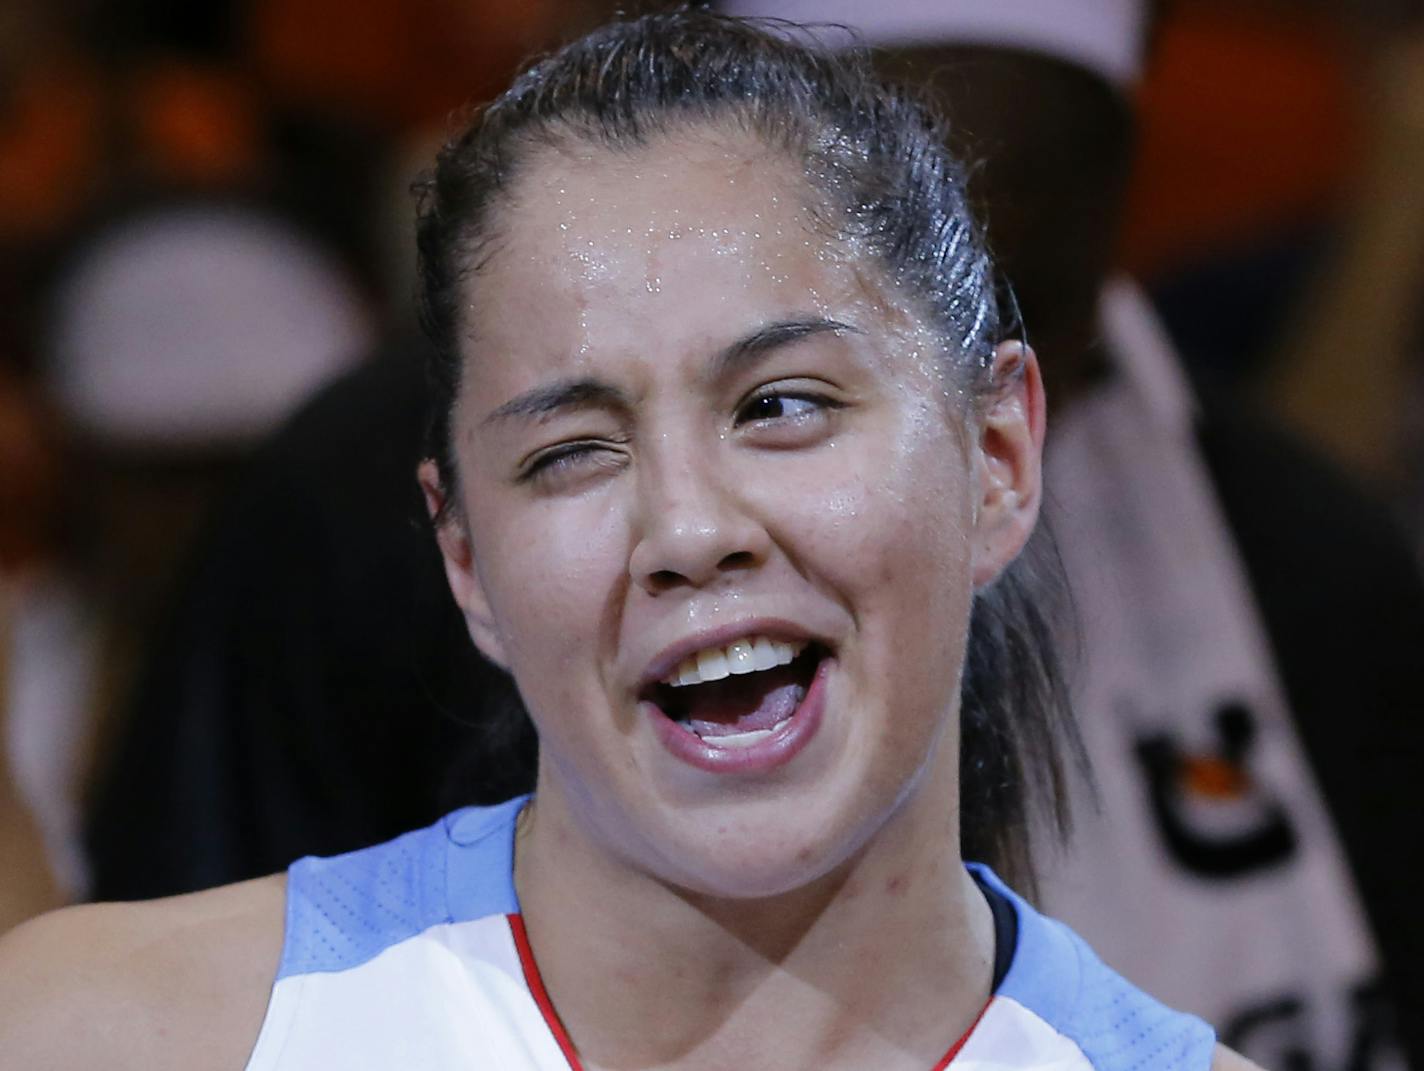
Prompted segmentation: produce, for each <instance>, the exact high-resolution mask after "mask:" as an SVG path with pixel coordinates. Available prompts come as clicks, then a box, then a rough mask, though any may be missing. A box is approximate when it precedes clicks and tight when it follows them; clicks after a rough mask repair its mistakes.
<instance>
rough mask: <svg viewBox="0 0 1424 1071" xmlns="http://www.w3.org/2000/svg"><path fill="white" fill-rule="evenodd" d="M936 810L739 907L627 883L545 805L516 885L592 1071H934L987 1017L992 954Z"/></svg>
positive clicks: (905, 816) (897, 820) (933, 806)
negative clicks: (798, 882)
mask: <svg viewBox="0 0 1424 1071" xmlns="http://www.w3.org/2000/svg"><path fill="white" fill-rule="evenodd" d="M950 783H951V785H953V784H954V783H955V782H954V781H953V779H951V781H950ZM942 795H943V794H942V793H927V792H919V793H917V794H916V795H915V796H912V797H911V798H910V799H909V800H907V801H906V803H905V804H904V806H903V807H902V809H901V811H900V812H898V813H897V814H896V815H895V816H894V817H893V818H892V819H891V820H890V821H889V822H888V823H887V825H886V827H885V828H883V829H882V830H881V831H880V832H879V833H878V834H877V835H876V837H875V838H874V839H873V841H872V843H871V844H870V846H868V847H867V848H866V849H864V850H863V851H862V852H861V853H860V854H859V855H858V856H856V857H855V858H853V859H851V860H850V861H848V862H847V863H846V864H844V865H843V866H842V867H840V868H839V869H837V870H836V871H835V872H833V873H830V874H827V875H825V876H824V877H823V878H821V879H819V880H817V881H816V882H813V883H812V884H811V885H809V886H806V887H803V888H800V889H796V890H794V891H793V892H790V893H787V894H785V895H781V896H776V897H770V898H765V899H757V900H728V899H720V898H716V897H710V896H702V895H698V894H693V893H690V892H688V891H686V890H680V889H677V888H675V887H671V886H669V885H667V884H664V883H662V882H660V881H658V880H657V879H656V878H654V877H652V876H649V875H647V874H644V873H639V872H637V871H634V870H633V869H631V868H629V867H627V866H626V865H625V864H622V863H621V862H620V861H618V860H617V859H614V858H612V857H611V856H610V855H609V854H608V853H606V852H603V851H600V850H599V848H598V847H597V846H596V845H593V844H591V843H590V842H589V841H588V839H587V838H585V837H583V836H582V835H581V834H580V832H579V830H578V827H577V825H576V824H575V823H573V822H571V821H569V819H570V818H571V817H572V816H571V815H569V814H568V812H567V811H566V809H565V808H564V807H563V806H562V801H561V800H560V798H559V796H558V794H557V792H553V793H544V792H541V794H540V796H539V798H538V803H537V805H535V806H533V807H532V808H531V809H530V811H529V812H527V815H528V817H527V820H526V821H525V822H524V823H523V826H522V828H521V832H520V836H519V844H518V848H517V852H516V867H515V874H516V884H517V886H518V891H519V896H520V901H521V905H522V911H523V915H524V918H525V922H526V925H527V928H528V931H529V934H530V942H531V944H532V946H533V949H534V953H535V957H536V959H537V960H538V963H539V968H540V973H541V976H542V978H543V981H544V984H545V987H546V988H547V990H548V992H549V994H550V997H551V999H552V1001H553V1003H554V1005H555V1007H556V1008H557V1010H558V1013H559V1016H560V1019H561V1020H562V1021H563V1024H564V1026H565V1028H566V1029H567V1030H568V1032H569V1034H570V1036H571V1037H572V1038H573V1040H574V1043H575V1044H576V1045H577V1047H578V1049H579V1052H580V1055H581V1058H582V1060H583V1062H584V1064H585V1066H586V1068H588V1069H589V1071H592V1069H593V1068H609V1069H623V1068H633V1067H636V1068H640V1069H651V1068H668V1069H671V1068H677V1069H679V1071H694V1069H701V1068H711V1067H721V1068H725V1067H729V1066H736V1067H741V1068H745V1069H747V1071H753V1069H757V1068H773V1067H778V1068H779V1067H817V1068H822V1069H827V1071H829V1069H832V1068H852V1067H858V1068H864V1067H876V1068H883V1069H886V1071H889V1069H899V1068H905V1069H907V1071H928V1069H929V1068H931V1067H933V1066H935V1064H937V1063H938V1061H939V1060H940V1059H941V1058H942V1057H943V1055H944V1054H945V1052H946V1051H947V1050H948V1049H949V1048H950V1046H951V1045H952V1044H953V1043H954V1041H955V1040H956V1039H957V1038H958V1037H959V1036H960V1035H961V1034H963V1033H964V1032H965V1031H966V1030H967V1029H969V1027H970V1026H971V1025H972V1024H973V1022H974V1020H975V1019H976V1018H977V1016H978V1015H979V1013H980V1011H981V1010H982V1008H983V1006H984V1004H985V1002H986V1001H987V999H988V997H989V990H990V983H991V975H992V964H993V954H994V937H993V921H992V918H991V916H990V912H989V909H988V906H987V904H986V903H985V902H984V899H983V897H982V895H981V894H980V893H979V891H978V889H977V887H976V886H975V885H974V883H973V880H972V879H971V878H970V877H969V875H968V874H967V873H966V872H965V871H964V868H963V866H962V865H961V863H960V861H959V858H958V851H957V843H958V839H957V834H956V830H955V828H954V827H955V823H956V821H957V818H956V811H955V808H954V806H953V803H952V802H951V803H950V805H949V806H948V808H947V809H946V808H944V807H943V806H942V804H943V802H944V801H943V800H942V799H941V798H940V797H941V796H942ZM927 846H928V850H926V849H927ZM590 890H596V892H594V893H590Z"/></svg>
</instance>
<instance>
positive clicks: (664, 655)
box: [638, 617, 831, 695]
mask: <svg viewBox="0 0 1424 1071" xmlns="http://www.w3.org/2000/svg"><path fill="white" fill-rule="evenodd" d="M747 636H766V637H767V638H769V639H773V640H781V641H783V642H804V643H818V644H820V645H821V646H823V647H827V648H830V646H831V645H830V644H829V643H828V642H827V641H826V640H825V639H823V638H822V637H820V636H815V635H812V634H811V633H810V632H808V631H807V630H806V629H805V628H804V627H803V626H801V625H798V624H796V623H795V622H792V621H786V620H782V619H780V618H765V617H764V618H756V619H753V620H749V621H738V622H735V623H733V624H728V625H723V626H721V627H720V628H714V629H708V630H707V631H705V632H698V633H695V634H694V635H691V636H686V637H684V638H683V639H680V640H678V641H677V642H676V643H674V644H670V645H669V646H667V647H664V648H663V649H662V650H661V651H660V652H659V653H658V654H657V655H656V656H655V657H654V658H653V660H652V662H650V663H649V664H648V668H647V669H646V670H644V671H643V675H642V677H640V678H639V680H638V694H639V695H641V694H642V693H643V692H644V691H645V690H646V689H648V688H649V687H651V686H652V685H654V684H658V683H660V682H661V681H662V680H663V678H664V677H666V676H667V675H668V674H670V673H671V672H672V671H673V670H675V669H676V668H677V667H678V666H679V665H680V664H681V663H682V660H683V659H685V658H687V657H689V656H690V655H694V654H696V653H697V652H698V651H702V650H705V649H706V648H708V647H725V646H727V644H729V643H731V642H732V641H733V640H740V639H743V638H745V637H747Z"/></svg>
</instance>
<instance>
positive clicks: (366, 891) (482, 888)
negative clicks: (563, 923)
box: [277, 797, 525, 980]
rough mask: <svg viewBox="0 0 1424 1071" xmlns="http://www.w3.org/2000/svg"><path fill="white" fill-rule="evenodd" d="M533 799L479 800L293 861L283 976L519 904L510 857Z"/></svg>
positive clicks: (340, 965) (356, 957)
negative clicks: (353, 847) (385, 835)
mask: <svg viewBox="0 0 1424 1071" xmlns="http://www.w3.org/2000/svg"><path fill="white" fill-rule="evenodd" d="M524 802H525V798H524V797H520V798H518V799H513V800H509V801H507V802H505V803H501V804H499V805H498V806H495V807H487V808H481V807H469V808H466V809H465V810H462V811H456V812H455V813H453V814H450V815H447V816H446V817H445V818H442V819H441V820H440V821H438V822H436V823H435V824H434V825H432V826H427V827H426V828H425V829H418V830H416V831H415V832H413V833H407V834H405V835H404V836H401V837H397V838H396V839H395V840H393V841H388V842H387V843H385V844H378V845H376V846H375V847H372V848H363V849H361V850H360V851H355V852H349V853H348V854H346V855H338V856H334V857H332V858H330V859H318V858H315V857H308V858H306V859H300V860H298V861H297V862H295V863H293V864H292V866H291V868H290V869H289V870H288V872H287V928H286V938H285V940H284V943H283V948H282V961H281V965H280V966H279V967H278V970H277V978H278V979H279V980H280V979H282V978H286V977H288V976H290V975H296V974H314V973H326V972H331V971H344V970H349V969H351V968H352V967H359V966H360V965H361V964H362V963H365V962H366V961H368V960H371V959H374V958H375V957H376V956H378V955H380V954H381V953H382V952H384V951H385V950H386V949H387V948H390V947H391V946H392V945H396V944H399V943H400V942H402V941H405V940H408V939H409V938H411V937H414V936H416V935H417V934H420V933H424V932H425V931H426V930H428V929H430V927H432V926H438V925H440V924H442V923H447V922H467V921H470V920H473V919H477V918H483V917H485V916H486V915H507V914H512V913H514V912H517V911H518V910H519V901H518V899H517V898H516V896H515V894H514V876H513V874H512V872H511V869H512V868H511V867H510V860H511V859H513V858H514V819H515V817H516V816H517V815H518V814H519V810H520V808H521V807H523V806H524Z"/></svg>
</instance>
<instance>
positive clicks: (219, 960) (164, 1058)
mask: <svg viewBox="0 0 1424 1071" xmlns="http://www.w3.org/2000/svg"><path fill="white" fill-rule="evenodd" d="M284 888H285V879H284V878H283V877H282V876H281V875H278V876H274V877H269V878H261V879H258V880H256V881H249V882H243V883H241V884H238V885H230V886H225V887H222V888H219V889H214V890H211V891H208V892H202V893H193V894H190V895H187V896H179V897H173V898H170V899H166V900H155V901H151V902H146V903H132V904H92V905H84V906H81V907H74V908H67V909H65V910H63V911H58V912H55V913H53V914H50V915H45V916H42V917H40V918H38V919H35V920H33V921H31V922H28V923H26V924H24V925H22V926H19V927H17V928H16V929H15V930H13V931H11V932H10V933H9V934H7V935H5V936H4V937H3V938H0V1053H4V1058H3V1059H0V1068H4V1069H6V1071H8V1069H10V1068H17V1069H18V1068H22V1067H47V1068H56V1069H62V1068H70V1067H73V1068H81V1067H83V1068H88V1067H96V1066H104V1067H112V1068H116V1069H122V1068H128V1067H134V1068H138V1067H142V1068H144V1069H145V1071H150V1069H152V1071H158V1069H162V1068H168V1067H174V1068H177V1067H185V1068H186V1067H195V1066H200V1067H233V1066H238V1067H240V1066H241V1065H242V1063H243V1061H245V1060H246V1058H247V1055H248V1053H249V1051H250V1050H251V1048H252V1045H253V1043H254V1042H255V1041H256V1039H257V1034H258V1031H259V1029H260V1028H261V1025H262V1019H263V1016H264V1014H265V1011H266V1006H267V1000H268V995H269V993H270V991H271V987H272V983H273V979H274V978H275V976H276V973H277V964H278V960H279V959H280V956H281V950H282V932H283V910H284V908H283V903H284Z"/></svg>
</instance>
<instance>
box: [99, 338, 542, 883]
mask: <svg viewBox="0 0 1424 1071" xmlns="http://www.w3.org/2000/svg"><path fill="white" fill-rule="evenodd" d="M420 346H421V344H420V343H410V344H407V345H401V346H396V347H393V349H392V351H391V352H390V353H388V354H387V355H386V356H384V357H382V358H380V359H378V360H376V361H374V362H373V363H371V364H369V365H367V366H365V367H362V368H360V369H358V370H357V371H355V372H353V373H351V374H349V375H348V376H347V377H345V378H344V379H343V380H341V381H339V382H338V383H336V384H335V385H334V386H332V387H331V388H329V389H328V390H326V391H325V392H323V394H322V395H321V396H320V397H318V398H317V399H316V400H315V401H313V402H312V403H311V404H310V405H308V406H307V407H306V408H305V409H303V410H302V412H300V413H299V414H298V415H297V416H296V417H294V418H293V419H292V421H291V422H290V423H289V424H288V425H287V427H286V428H285V429H284V430H283V431H282V432H281V433H280V434H279V435H278V436H277V437H276V438H275V439H273V440H272V441H271V442H270V443H269V444H268V445H267V446H266V447H265V448H264V449H263V450H262V451H261V452H260V453H259V455H258V456H257V457H256V458H255V459H254V461H253V463H252V465H251V468H250V470H249V471H248V473H247V476H246V478H245V479H244V480H243V482H242V484H241V487H240V489H239V490H238V492H237V493H236V495H235V496H234V497H233V498H232V499H231V500H230V501H229V502H228V503H227V504H226V506H225V507H224V508H223V509H222V510H220V511H219V514H218V516H217V517H216V520H215V522H214V524H213V525H212V527H211V530H210V531H209V533H208V535H207V538H206V539H204V540H203V541H202V543H201V545H200V547H199V549H198V551H197V553H196V555H195V557H194V561H193V565H192V568H191V569H190V571H189V572H188V575H187V577H186V580H185V582H184V584H183V585H182V588H181V593H180V596H179V599H178V602H177V610H176V613H175V614H174V616H173V618H172V619H171V620H170V621H169V623H168V625H167V628H166V629H165V630H164V631H163V633H162V635H161V637H160V639H159V641H158V643H157V644H156V645H155V648H154V651H153V654H152V656H151V658H150V659H149V661H148V663H147V669H146V671H145V673H144V674H143V677H142V680H141V683H140V685H139V688H138V690H137V692H136V694H135V695H134V698H133V701H132V702H131V704H130V721H129V723H128V727H127V730H126V732H125V735H124V738H123V740H122V742H121V744H120V746H119V747H118V748H117V749H116V750H115V752H114V753H113V754H112V756H111V762H110V763H109V770H108V775H107V777H106V778H105V779H104V781H103V786H102V789H101V791H100V792H99V793H98V794H97V795H96V797H95V806H94V807H93V808H92V811H91V818H90V822H89V828H88V837H87V841H88V848H89V852H90V854H91V860H92V867H93V889H94V893H95V895H96V896H97V897H99V898H101V899H131V898H139V897H148V896H156V895H164V894H170V893H175V892H183V891H187V890H192V889H198V888H204V887H207V886H210V885H216V884H221V883H224V882H230V881H235V880H239V879H242V878H247V877H251V876H254V875H257V874H263V873H269V872H272V871H276V870H280V869H282V868H284V867H285V866H286V865H287V864H288V863H290V862H291V861H292V860H293V859H295V858H297V857H299V856H301V855H305V854H308V853H319V854H331V853H334V852H341V851H346V850H349V849H352V848H356V847H359V846H362V845H365V844H369V843H372V842H375V841H378V840H382V839H384V838H387V837H391V836H394V835H396V834H398V833H400V832H402V831H404V830H406V829H410V828H415V827H417V826H420V825H423V824H427V823H429V822H431V821H433V820H434V819H435V818H436V817H438V816H439V815H441V814H443V813H445V812H446V811H448V810H449V809H451V808H452V807H453V806H456V805H459V804H463V803H469V802H486V803H488V802H495V801H497V800H502V799H505V798H508V796H510V795H512V794H514V793H515V792H517V791H519V790H521V789H523V788H527V787H528V785H529V784H530V783H531V782H532V769H533V767H532V759H533V737H532V732H531V733H530V734H529V736H528V737H527V738H526V739H525V740H524V752H523V753H524V754H525V755H526V756H528V758H529V763H528V765H521V766H520V767H518V768H512V769H499V770H491V769H487V768H482V767H481V766H480V763H479V758H480V756H481V755H482V754H484V753H485V751H486V748H487V744H486V743H485V739H484V737H483V735H482V734H483V733H484V732H485V731H487V730H486V729H484V728H483V726H484V722H483V720H482V719H481V718H480V716H479V715H480V711H481V710H483V709H488V708H491V707H492V706H493V705H494V704H504V703H510V702H517V698H516V697H515V696H514V691H513V685H512V683H511V682H510V681H509V678H508V677H507V676H506V675H505V674H503V673H502V672H501V671H499V670H497V669H495V668H494V667H493V666H491V665H490V664H489V663H487V662H485V661H484V660H483V659H482V658H480V656H479V655H478V654H476V652H475V651H474V648H473V645H472V644H471V643H470V641H469V637H468V635H467V633H466V631H465V628H464V622H463V620H462V618H461V617H460V615H459V613H458V611H457V610H456V609H455V606H454V604H453V603H452V601H451V600H450V597H449V594H448V591H447V589H446V586H445V579H444V573H443V571H442V567H441V564H440V559H439V555H438V552H437V551H436V548H435V544H434V540H433V539H432V538H431V536H430V535H429V533H428V531H427V530H426V529H425V526H424V524H423V523H421V522H420V520H419V518H420V517H421V516H422V513H423V506H422V504H421V503H420V501H419V494H418V491H417V488H416V484H415V480H414V471H415V465H416V462H417V460H418V458H419V456H420V447H421V441H422V435H423V419H424V418H423V397H424V388H423V381H422V378H421V377H422V371H421V361H420V352H419V351H420Z"/></svg>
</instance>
